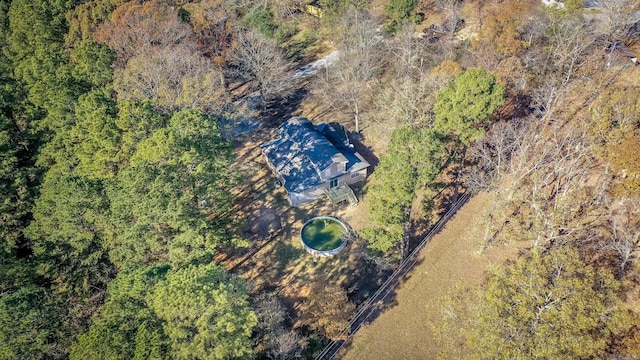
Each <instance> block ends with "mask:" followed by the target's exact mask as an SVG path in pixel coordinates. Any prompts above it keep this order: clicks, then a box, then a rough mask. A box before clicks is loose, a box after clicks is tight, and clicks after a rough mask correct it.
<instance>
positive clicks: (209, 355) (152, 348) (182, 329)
mask: <svg viewBox="0 0 640 360" xmlns="http://www.w3.org/2000/svg"><path fill="white" fill-rule="evenodd" d="M247 291H248V288H247V286H246V284H245V283H244V281H243V280H242V279H240V278H232V277H229V276H228V275H227V274H226V272H225V271H224V269H223V268H222V267H220V266H218V265H216V264H213V263H209V264H206V265H201V266H195V265H190V266H187V267H185V268H182V269H177V270H171V269H169V267H168V266H164V265H163V266H156V267H147V268H143V269H138V270H134V271H124V272H122V273H120V274H119V275H118V276H117V277H116V278H115V279H114V280H113V282H112V283H111V284H109V299H108V300H107V302H106V303H105V305H104V306H103V308H102V309H101V311H100V313H99V314H98V315H96V316H95V317H94V321H93V324H92V325H91V328H90V329H89V331H88V332H86V333H84V334H81V335H80V336H78V340H77V342H76V343H75V344H74V345H73V347H72V350H71V356H70V358H71V359H104V358H108V359H232V358H233V359H235V358H247V357H249V356H250V354H251V345H252V342H251V338H250V337H251V333H252V330H253V327H254V326H255V325H256V324H257V318H256V315H255V314H254V313H253V312H252V311H251V310H250V309H249V304H248V301H247Z"/></svg>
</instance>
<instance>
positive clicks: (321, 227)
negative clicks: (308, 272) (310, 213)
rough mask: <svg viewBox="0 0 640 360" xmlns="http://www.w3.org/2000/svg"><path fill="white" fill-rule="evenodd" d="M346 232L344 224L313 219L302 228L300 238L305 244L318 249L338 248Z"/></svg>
mask: <svg viewBox="0 0 640 360" xmlns="http://www.w3.org/2000/svg"><path fill="white" fill-rule="evenodd" d="M345 234H346V232H345V229H344V226H343V225H342V224H340V223H339V222H337V221H335V220H330V219H315V220H313V221H310V222H309V223H307V225H306V226H305V227H303V228H302V233H301V235H302V240H303V241H304V243H305V244H307V246H309V247H310V248H312V249H315V250H319V251H328V250H333V249H336V248H338V247H339V246H340V245H341V244H342V242H343V241H344V240H343V238H344V235H345Z"/></svg>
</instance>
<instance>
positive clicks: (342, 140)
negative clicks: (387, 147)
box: [261, 117, 369, 192]
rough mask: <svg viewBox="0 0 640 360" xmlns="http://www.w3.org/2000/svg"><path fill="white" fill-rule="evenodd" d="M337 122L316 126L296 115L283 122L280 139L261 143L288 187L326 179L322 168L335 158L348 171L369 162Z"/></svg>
mask: <svg viewBox="0 0 640 360" xmlns="http://www.w3.org/2000/svg"><path fill="white" fill-rule="evenodd" d="M338 126H339V125H333V126H332V125H330V124H320V125H318V126H314V125H313V124H312V123H311V122H310V121H309V120H308V119H306V118H302V117H294V118H291V119H289V120H287V121H286V122H285V123H284V124H282V127H281V128H280V130H279V131H278V135H279V136H280V137H279V138H278V139H276V140H274V141H271V142H268V143H265V144H263V145H261V148H262V152H263V153H264V155H265V156H266V157H267V158H268V159H269V161H270V162H271V164H272V165H273V166H274V167H275V170H276V171H277V172H278V174H279V175H280V176H281V177H282V179H283V180H284V184H283V185H284V187H285V189H287V191H292V192H302V191H305V190H307V189H311V188H314V187H316V186H318V185H320V184H322V183H323V182H325V181H326V179H325V180H323V179H322V177H321V174H322V171H323V170H325V169H326V168H328V167H329V166H331V164H333V163H336V162H340V163H345V164H346V170H347V172H350V171H357V170H361V169H364V168H366V167H368V166H369V163H367V162H366V161H365V160H364V159H363V158H362V156H360V154H358V153H356V152H355V150H353V149H352V147H350V146H349V144H348V141H347V138H346V134H345V135H344V136H343V135H342V134H341V133H340V131H338V130H336V127H338ZM340 129H341V127H340ZM341 130H342V129H341ZM343 133H344V132H343Z"/></svg>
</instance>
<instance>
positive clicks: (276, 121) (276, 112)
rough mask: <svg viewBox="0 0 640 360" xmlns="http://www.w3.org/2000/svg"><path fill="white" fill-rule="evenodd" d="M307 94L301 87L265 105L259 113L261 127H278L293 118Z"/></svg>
mask: <svg viewBox="0 0 640 360" xmlns="http://www.w3.org/2000/svg"><path fill="white" fill-rule="evenodd" d="M308 92H309V91H308V90H307V89H306V88H305V87H301V88H299V89H297V90H294V91H293V92H292V93H291V94H289V95H288V96H287V97H285V98H282V99H277V101H271V102H269V103H267V104H265V106H264V107H263V109H262V111H261V113H260V118H261V119H262V121H263V125H264V126H265V127H268V128H276V127H280V125H282V123H283V122H285V121H286V120H288V119H290V118H291V117H293V116H294V113H296V111H297V110H298V109H299V108H300V104H301V103H302V101H303V100H304V99H305V97H306V96H307V94H308Z"/></svg>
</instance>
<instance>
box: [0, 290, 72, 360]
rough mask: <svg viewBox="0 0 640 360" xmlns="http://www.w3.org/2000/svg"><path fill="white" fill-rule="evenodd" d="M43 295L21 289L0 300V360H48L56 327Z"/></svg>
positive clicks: (48, 304)
mask: <svg viewBox="0 0 640 360" xmlns="http://www.w3.org/2000/svg"><path fill="white" fill-rule="evenodd" d="M55 312H56V311H55V310H54V308H53V307H52V306H51V300H50V298H49V296H48V295H47V294H46V292H45V291H44V290H42V289H40V288H38V287H36V286H33V285H30V286H25V287H22V288H20V289H19V290H17V291H16V292H13V293H5V294H3V295H2V297H0V324H2V326H0V359H7V360H9V359H48V358H52V356H53V355H54V354H55V352H56V351H57V350H58V349H56V344H55V331H56V330H57V328H58V326H59V325H60V324H59V323H58V322H57V320H56V317H55V316H54V313H55Z"/></svg>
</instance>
